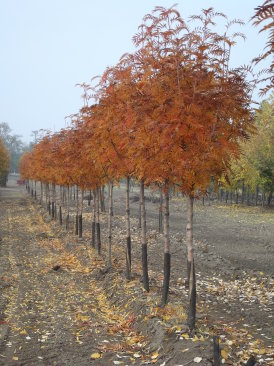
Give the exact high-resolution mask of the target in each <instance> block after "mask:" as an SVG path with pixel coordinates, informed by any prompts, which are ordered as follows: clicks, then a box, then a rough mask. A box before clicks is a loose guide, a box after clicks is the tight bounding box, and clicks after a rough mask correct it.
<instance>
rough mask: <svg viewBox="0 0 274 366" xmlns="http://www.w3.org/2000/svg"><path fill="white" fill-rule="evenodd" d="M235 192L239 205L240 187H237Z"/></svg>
mask: <svg viewBox="0 0 274 366" xmlns="http://www.w3.org/2000/svg"><path fill="white" fill-rule="evenodd" d="M235 194H236V205H238V203H239V192H238V188H236V189H235Z"/></svg>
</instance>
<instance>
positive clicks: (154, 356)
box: [151, 351, 159, 360]
mask: <svg viewBox="0 0 274 366" xmlns="http://www.w3.org/2000/svg"><path fill="white" fill-rule="evenodd" d="M158 356H159V353H158V352H157V351H156V352H153V353H152V356H151V359H152V360H155V359H156V358H157V357H158Z"/></svg>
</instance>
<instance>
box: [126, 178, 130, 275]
mask: <svg viewBox="0 0 274 366" xmlns="http://www.w3.org/2000/svg"><path fill="white" fill-rule="evenodd" d="M129 183H130V177H127V181H126V230H127V237H126V240H127V242H126V278H127V279H128V280H130V277H131V236H130V209H129Z"/></svg>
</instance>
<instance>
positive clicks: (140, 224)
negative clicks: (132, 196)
mask: <svg viewBox="0 0 274 366" xmlns="http://www.w3.org/2000/svg"><path fill="white" fill-rule="evenodd" d="M138 208H139V210H138V229H141V227H142V213H141V199H139V205H138Z"/></svg>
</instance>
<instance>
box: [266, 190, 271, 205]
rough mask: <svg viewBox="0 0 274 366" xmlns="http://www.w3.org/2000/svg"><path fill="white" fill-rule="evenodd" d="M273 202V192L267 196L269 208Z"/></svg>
mask: <svg viewBox="0 0 274 366" xmlns="http://www.w3.org/2000/svg"><path fill="white" fill-rule="evenodd" d="M271 200H272V191H270V192H269V194H268V196H267V206H270V204H271Z"/></svg>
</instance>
